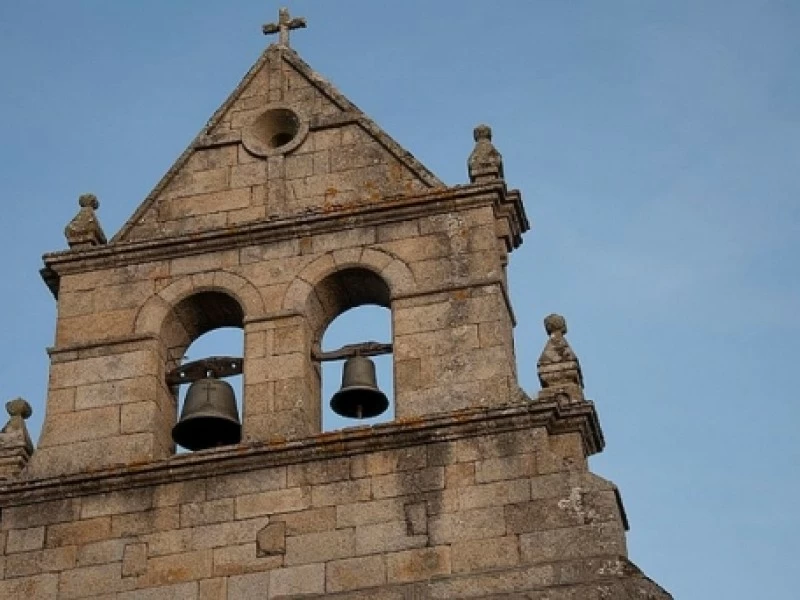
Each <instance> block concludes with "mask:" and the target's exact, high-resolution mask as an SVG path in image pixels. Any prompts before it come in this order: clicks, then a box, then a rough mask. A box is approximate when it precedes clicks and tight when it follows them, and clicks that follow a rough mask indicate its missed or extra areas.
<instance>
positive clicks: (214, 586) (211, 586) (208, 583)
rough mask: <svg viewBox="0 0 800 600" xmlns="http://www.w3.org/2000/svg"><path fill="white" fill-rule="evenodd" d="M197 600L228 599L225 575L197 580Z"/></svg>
mask: <svg viewBox="0 0 800 600" xmlns="http://www.w3.org/2000/svg"><path fill="white" fill-rule="evenodd" d="M197 600H228V579H227V577H214V578H213V579H203V580H201V581H200V582H199V588H198V594H197Z"/></svg>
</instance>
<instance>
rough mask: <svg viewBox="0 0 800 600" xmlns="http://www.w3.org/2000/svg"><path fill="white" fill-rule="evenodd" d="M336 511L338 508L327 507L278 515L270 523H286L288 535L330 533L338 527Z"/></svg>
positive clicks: (273, 516)
mask: <svg viewBox="0 0 800 600" xmlns="http://www.w3.org/2000/svg"><path fill="white" fill-rule="evenodd" d="M336 511H337V507H335V506H325V507H322V508H311V509H307V510H303V511H298V512H293V513H286V514H276V515H271V516H270V523H285V524H286V534H287V535H299V534H302V533H316V532H320V531H329V530H332V529H336V527H337V518H336ZM344 526H345V525H342V524H341V523H339V524H338V527H344Z"/></svg>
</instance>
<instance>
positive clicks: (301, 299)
mask: <svg viewBox="0 0 800 600" xmlns="http://www.w3.org/2000/svg"><path fill="white" fill-rule="evenodd" d="M357 269H363V270H365V271H369V272H372V273H374V274H375V275H376V276H377V277H379V278H380V279H381V280H383V281H384V282H385V284H386V286H387V287H388V293H389V300H391V299H392V298H394V297H396V296H398V295H402V294H405V293H408V292H410V291H412V290H413V289H414V286H415V283H416V282H415V280H414V274H413V273H412V271H411V269H410V268H409V267H408V265H407V264H406V263H405V262H404V261H403V260H402V259H400V258H398V257H396V256H394V255H392V254H390V253H388V252H385V251H383V250H378V249H375V248H349V249H345V250H335V251H332V252H327V253H325V254H323V255H322V256H320V257H319V258H317V259H316V260H314V261H312V262H311V263H309V264H308V265H306V266H305V267H304V268H303V270H302V271H300V273H299V274H298V275H297V276H296V277H295V278H294V280H293V281H292V283H291V284H289V287H288V288H287V290H286V293H285V295H284V297H283V303H282V307H283V309H284V310H286V311H292V312H305V311H306V308H307V306H308V302H309V299H310V297H311V296H312V294H314V290H315V288H317V287H318V286H319V284H320V283H321V282H323V281H325V279H326V278H328V277H330V275H332V274H333V273H336V272H341V271H346V270H357ZM387 307H388V304H387Z"/></svg>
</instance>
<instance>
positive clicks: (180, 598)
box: [114, 582, 197, 600]
mask: <svg viewBox="0 0 800 600" xmlns="http://www.w3.org/2000/svg"><path fill="white" fill-rule="evenodd" d="M114 598H115V600H197V583H195V582H190V583H176V584H175V585H162V586H159V587H154V588H146V589H137V590H132V591H130V592H122V593H120V594H116V595H115V596H114Z"/></svg>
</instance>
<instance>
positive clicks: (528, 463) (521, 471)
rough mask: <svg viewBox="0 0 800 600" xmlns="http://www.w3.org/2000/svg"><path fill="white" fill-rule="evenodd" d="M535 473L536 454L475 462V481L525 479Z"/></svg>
mask: <svg viewBox="0 0 800 600" xmlns="http://www.w3.org/2000/svg"><path fill="white" fill-rule="evenodd" d="M535 474H536V455H535V454H518V455H514V456H504V457H503V458H488V459H486V460H479V461H477V462H475V481H476V482H477V483H488V482H492V481H501V480H504V479H525V478H528V477H531V476H532V475H535Z"/></svg>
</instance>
